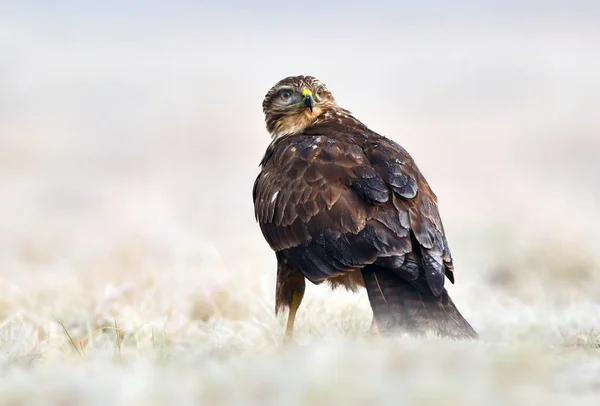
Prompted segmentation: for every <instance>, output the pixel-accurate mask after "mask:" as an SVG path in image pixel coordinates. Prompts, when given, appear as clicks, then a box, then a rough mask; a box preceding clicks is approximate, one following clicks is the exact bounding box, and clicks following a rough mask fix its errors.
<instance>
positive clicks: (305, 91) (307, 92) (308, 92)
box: [302, 87, 312, 97]
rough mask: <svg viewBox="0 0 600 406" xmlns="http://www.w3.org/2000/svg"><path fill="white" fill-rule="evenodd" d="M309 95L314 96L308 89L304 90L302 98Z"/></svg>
mask: <svg viewBox="0 0 600 406" xmlns="http://www.w3.org/2000/svg"><path fill="white" fill-rule="evenodd" d="M307 95H311V96H312V92H311V91H310V90H309V89H308V88H306V87H305V88H304V90H302V97H306V96H307Z"/></svg>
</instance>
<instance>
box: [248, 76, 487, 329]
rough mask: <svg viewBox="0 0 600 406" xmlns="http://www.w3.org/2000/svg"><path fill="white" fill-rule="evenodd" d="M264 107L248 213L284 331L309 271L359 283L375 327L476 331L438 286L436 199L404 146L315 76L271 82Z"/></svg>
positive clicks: (444, 262)
mask: <svg viewBox="0 0 600 406" xmlns="http://www.w3.org/2000/svg"><path fill="white" fill-rule="evenodd" d="M263 111H264V113H265V120H266V124H267V129H268V130H269V132H270V133H271V135H272V138H273V141H272V142H271V144H270V145H269V147H268V148H267V151H266V153H265V156H264V158H263V160H262V162H261V167H262V170H261V172H260V174H259V175H258V177H257V179H256V182H255V184H254V189H253V199H254V209H255V214H256V219H257V221H258V223H259V225H260V228H261V230H262V233H263V235H264V237H265V239H266V240H267V242H268V243H269V245H270V246H271V248H272V249H273V250H274V251H275V252H276V257H277V263H278V265H277V288H276V311H279V310H281V309H282V308H285V307H289V308H290V315H289V318H288V326H287V329H286V338H287V339H290V338H291V335H292V330H293V323H294V317H295V314H296V310H297V309H298V306H299V305H300V302H301V301H302V297H303V295H304V287H305V278H306V279H308V280H309V281H311V282H312V283H314V284H320V283H322V282H324V281H327V282H329V283H330V284H331V285H332V286H333V287H336V286H344V287H346V288H348V289H351V290H356V289H357V288H359V287H366V289H367V293H368V297H369V301H370V304H371V308H372V309H373V314H374V320H375V321H376V324H377V326H378V327H379V330H380V331H381V330H383V331H393V330H401V331H409V332H416V333H422V332H425V331H427V330H431V331H434V332H436V333H438V334H439V335H442V336H450V337H456V338H475V337H477V333H476V332H475V330H474V329H473V328H472V327H471V326H470V324H469V323H468V322H467V321H466V320H465V319H464V318H463V317H462V316H461V314H460V313H459V311H458V310H457V309H456V307H455V305H454V304H453V302H452V300H451V299H450V297H449V296H448V293H447V291H446V289H445V288H444V281H445V278H446V277H447V278H448V279H449V280H450V281H451V282H452V283H454V270H453V265H452V257H451V255H450V250H449V249H448V243H447V241H446V236H445V233H444V228H443V226H442V221H441V219H440V215H439V212H438V206H437V198H436V196H435V194H434V193H433V191H432V190H431V188H430V187H429V184H428V183H427V181H426V180H425V178H424V177H423V175H422V174H421V172H420V171H419V169H418V168H417V165H416V164H415V162H414V161H413V159H412V158H411V156H410V155H409V154H408V152H406V150H404V149H403V148H402V147H401V146H400V145H398V144H396V143H395V142H394V141H392V140H390V139H387V138H385V137H383V136H381V135H379V134H377V133H375V132H374V131H372V130H370V129H369V128H367V127H366V126H365V125H364V124H362V123H361V122H360V121H359V120H357V119H356V118H355V117H353V116H352V115H351V114H350V112H348V111H347V110H345V109H343V108H341V107H339V106H338V105H337V104H336V102H335V99H334V98H333V96H332V94H331V93H330V92H329V90H328V89H327V87H326V86H325V85H324V84H323V83H321V82H320V81H319V80H317V79H316V78H314V77H311V76H295V77H288V78H285V79H283V80H282V81H280V82H279V83H277V84H276V85H275V86H274V87H273V88H272V89H271V90H270V91H269V92H268V93H267V95H266V97H265V100H264V102H263Z"/></svg>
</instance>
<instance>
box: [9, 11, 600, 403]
mask: <svg viewBox="0 0 600 406" xmlns="http://www.w3.org/2000/svg"><path fill="white" fill-rule="evenodd" d="M25 3H27V2H24V4H25ZM259 3H260V2H259ZM261 4H262V3H261ZM71 7H72V8H68V9H64V8H63V9H60V8H58V9H57V10H54V9H50V8H48V9H39V10H38V11H37V12H36V13H28V12H25V11H23V10H20V9H18V8H15V9H13V10H8V9H7V10H6V12H4V13H3V14H2V17H1V18H0V48H1V49H3V51H2V56H1V58H2V59H0V61H2V64H0V292H1V294H0V403H1V404H10V405H21V404H23V405H25V404H27V405H36V404H39V405H50V404H54V405H87V404H90V405H96V404H97V405H106V404H127V405H132V404H133V405H135V404H140V405H152V404H169V405H187V404H190V405H191V404H210V405H220V404H257V405H264V404H278V405H279V404H290V405H294V404H303V405H319V404H323V405H332V404H349V405H351V404H357V405H370V404H390V405H392V404H393V405H399V404H418V405H426V404H435V405H446V404H447V405H457V404H460V405H470V404H473V405H480V404H492V405H495V404H498V405H505V404H522V405H532V404H547V405H553V404H556V405H563V404H574V405H577V404H585V405H587V404H589V405H596V404H597V403H598V398H600V258H599V256H598V251H599V249H598V247H599V246H600V209H599V207H600V181H599V179H600V165H599V164H598V157H599V156H600V122H599V121H598V107H597V106H600V98H599V96H598V95H599V94H600V58H599V57H598V55H600V49H599V48H598V44H600V31H599V28H598V26H597V24H595V23H594V21H595V20H594V19H593V18H591V16H592V15H594V14H593V10H589V12H581V13H580V14H577V13H576V12H575V11H573V10H574V9H573V8H570V9H569V10H570V13H559V12H557V13H556V14H555V15H554V14H551V13H550V14H548V13H546V14H543V15H542V16H540V15H537V16H533V15H529V14H524V15H522V16H521V17H514V16H512V15H506V14H502V13H499V14H498V15H495V14H493V13H491V12H490V13H491V14H489V15H488V14H485V13H484V14H483V15H479V16H477V15H476V14H473V15H469V16H468V18H467V17H464V16H463V17H462V18H463V20H460V19H459V18H458V17H457V18H456V20H451V21H448V22H446V24H445V25H443V24H442V25H440V24H439V23H432V22H431V21H432V20H431V19H430V18H429V17H427V15H422V16H421V17H420V18H421V19H420V20H416V22H414V21H413V22H411V23H409V21H408V20H409V19H408V17H406V20H402V21H403V23H402V24H400V23H399V22H398V21H397V20H393V19H392V20H393V21H392V20H389V21H388V20H386V19H385V18H384V19H382V20H379V19H375V18H374V16H373V15H371V14H373V13H375V11H373V10H376V8H370V9H369V10H366V11H365V13H366V14H362V17H361V18H362V20H361V19H360V18H359V16H358V15H349V16H346V17H347V18H348V19H347V20H345V19H343V18H342V19H337V20H326V19H325V18H326V17H327V16H328V15H329V14H327V13H328V11H327V10H326V11H324V13H323V15H322V16H320V17H319V16H316V17H315V18H316V20H315V21H314V26H315V27H325V26H327V27H330V28H331V25H332V24H333V25H334V26H335V30H333V28H332V31H331V32H332V33H333V34H331V35H334V36H335V41H334V42H335V44H336V46H335V47H332V46H326V47H323V46H319V47H308V48H307V47H306V46H305V45H306V44H307V43H314V42H317V41H322V40H323V38H324V37H323V33H322V32H319V31H318V30H317V31H314V32H313V31H310V30H309V31H307V30H305V29H304V28H302V29H301V32H302V35H303V36H302V37H301V39H298V38H296V37H294V36H292V37H290V39H288V40H286V39H285V38H287V37H285V36H279V35H277V36H275V37H276V38H275V37H274V36H273V35H272V33H273V32H287V31H286V30H288V29H290V28H289V26H288V25H287V23H286V21H288V19H286V18H283V17H288V16H289V14H286V15H285V16H283V14H282V13H279V12H277V11H276V9H272V10H271V11H269V12H270V13H272V14H269V12H267V11H265V10H266V9H265V10H263V9H260V10H262V11H264V13H266V14H264V15H263V14H261V16H260V17H259V16H255V17H254V18H250V19H248V18H241V19H240V17H239V16H238V17H231V18H230V19H225V20H224V19H223V18H222V16H223V15H225V14H222V13H221V14H219V12H218V11H214V15H213V16H212V17H211V18H209V19H207V20H206V21H204V23H203V24H199V23H198V21H200V20H202V18H204V17H202V15H201V13H200V14H199V12H198V11H197V10H196V11H190V13H183V14H181V15H173V12H172V11H171V12H166V13H164V14H161V13H159V12H158V11H156V10H154V11H156V15H148V16H140V15H137V14H136V13H135V12H134V11H135V10H132V9H125V10H120V12H119V13H117V12H116V11H115V10H118V7H117V8H114V9H110V10H109V9H106V10H100V11H99V10H94V12H89V13H86V12H84V11H82V10H80V9H77V7H76V6H74V5H71ZM115 7H116V6H115ZM153 7H159V6H153ZM372 7H375V6H372ZM53 10H54V12H53ZM273 10H275V11H273ZM151 11H152V10H151ZM246 11H248V10H246ZM262 11H261V12H262ZM367 11H368V12H367ZM480 12H481V10H480ZM194 13H196V14H194ZM248 13H251V12H250V11H248ZM369 13H371V14H369ZM403 13H404V10H403ZM403 13H400V14H402V15H404V14H403ZM150 14H151V13H150ZM400 14H399V16H400ZM248 15H251V14H248ZM384 15H390V11H389V10H387V11H386V13H384ZM159 17H160V18H159ZM163 17H164V20H162V19H161V18H163ZM192 17H193V18H192ZM371 17H373V21H379V23H378V24H371V25H370V26H368V28H369V29H368V30H356V27H357V25H356V22H357V21H358V20H360V21H362V23H364V22H365V19H368V18H371ZM534 17H535V18H534ZM319 18H322V19H325V20H323V21H321V20H319ZM327 18H329V17H327ZM398 18H400V17H398ZM465 18H466V20H465ZM265 19H266V20H265ZM357 19H358V20H357ZM482 19H483V20H482ZM303 21H305V20H303ZM369 21H370V20H369ZM294 29H300V28H294ZM294 38H296V39H294ZM381 38H385V42H384V41H382V40H381ZM311 41H312V42H311ZM359 51H360V52H359ZM353 58H354V59H353ZM349 60H350V61H351V63H349ZM373 61H377V62H378V63H377V64H374V63H373ZM298 73H310V74H315V75H317V76H319V77H320V78H321V79H322V80H323V81H325V82H326V83H328V84H329V86H330V88H331V90H332V91H333V93H334V94H335V95H336V97H337V99H338V101H339V102H340V104H342V105H343V106H345V107H347V108H349V109H351V110H352V111H353V112H355V113H356V115H357V116H358V117H359V118H361V119H362V120H364V121H365V122H366V123H367V124H368V125H369V126H370V127H372V128H373V129H374V130H376V131H379V132H381V133H383V134H385V135H388V136H390V137H392V138H393V139H395V140H396V141H398V142H400V143H401V144H403V145H404V146H405V147H406V148H407V149H408V150H409V151H410V152H411V153H412V154H413V156H414V157H415V159H416V160H417V162H418V164H419V166H420V168H421V170H422V171H423V172H424V173H425V175H426V177H427V178H428V180H429V181H430V183H431V184H432V186H433V188H434V190H435V191H436V193H437V194H438V196H439V199H440V206H441V212H442V218H443V220H444V224H445V227H446V231H447V234H448V238H449V242H450V247H451V249H452V252H453V255H454V259H455V263H456V272H457V283H456V285H454V286H450V288H449V289H450V291H451V295H452V297H453V298H454V301H455V302H456V303H457V305H458V307H459V309H460V310H461V312H462V313H463V314H464V315H465V316H466V317H467V319H468V320H469V321H471V323H472V324H473V326H474V327H475V328H476V329H477V330H478V331H479V333H480V334H481V339H480V340H479V341H477V342H452V341H446V340H441V339H437V338H435V337H429V338H426V339H420V340H417V339H414V338H410V337H397V338H393V339H381V338H380V339H374V338H370V337H367V336H366V335H365V333H366V331H367V329H368V327H369V325H370V321H371V313H370V309H369V306H368V303H367V297H366V294H365V293H364V292H362V293H360V294H351V293H348V292H344V291H335V292H331V291H330V290H329V288H327V287H315V286H312V285H311V286H309V287H308V292H307V295H306V298H305V300H304V302H303V304H302V307H301V309H300V312H299V314H298V318H297V325H296V327H297V328H296V338H297V342H298V343H297V345H295V346H289V347H282V346H281V345H280V343H281V340H282V333H283V323H284V318H283V316H282V317H280V318H279V319H277V318H276V317H275V316H274V314H273V304H274V303H273V300H274V299H273V296H274V283H275V260H274V256H273V254H272V252H271V251H270V249H269V248H268V246H267V244H266V243H265V242H264V241H263V239H262V236H261V234H260V231H259V229H258V226H257V225H256V224H255V222H254V216H253V210H252V204H251V188H252V183H253V181H254V177H255V176H256V174H257V173H258V167H257V165H258V162H259V161H260V158H261V156H262V153H263V151H264V149H265V147H266V145H267V143H268V137H267V135H266V132H265V130H264V125H263V122H262V112H261V108H260V103H261V102H262V97H263V95H264V93H266V91H267V90H268V88H269V87H270V86H271V85H272V84H273V83H274V82H276V81H277V80H279V79H280V78H282V77H283V76H286V75H289V74H298Z"/></svg>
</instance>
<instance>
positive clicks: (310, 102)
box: [302, 89, 315, 113]
mask: <svg viewBox="0 0 600 406" xmlns="http://www.w3.org/2000/svg"><path fill="white" fill-rule="evenodd" d="M302 96H304V105H305V106H306V107H308V108H309V109H310V112H311V113H312V111H313V107H315V99H313V97H312V92H311V91H310V90H308V89H304V91H302Z"/></svg>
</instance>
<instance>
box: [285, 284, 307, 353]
mask: <svg viewBox="0 0 600 406" xmlns="http://www.w3.org/2000/svg"><path fill="white" fill-rule="evenodd" d="M303 296H304V291H301V292H298V291H293V292H292V302H291V303H290V313H289V314H288V320H287V325H286V327H285V337H284V339H283V343H284V344H287V343H289V342H291V341H293V340H292V335H293V334H294V320H295V319H296V312H297V311H298V308H299V307H300V303H301V302H302V297H303Z"/></svg>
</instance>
